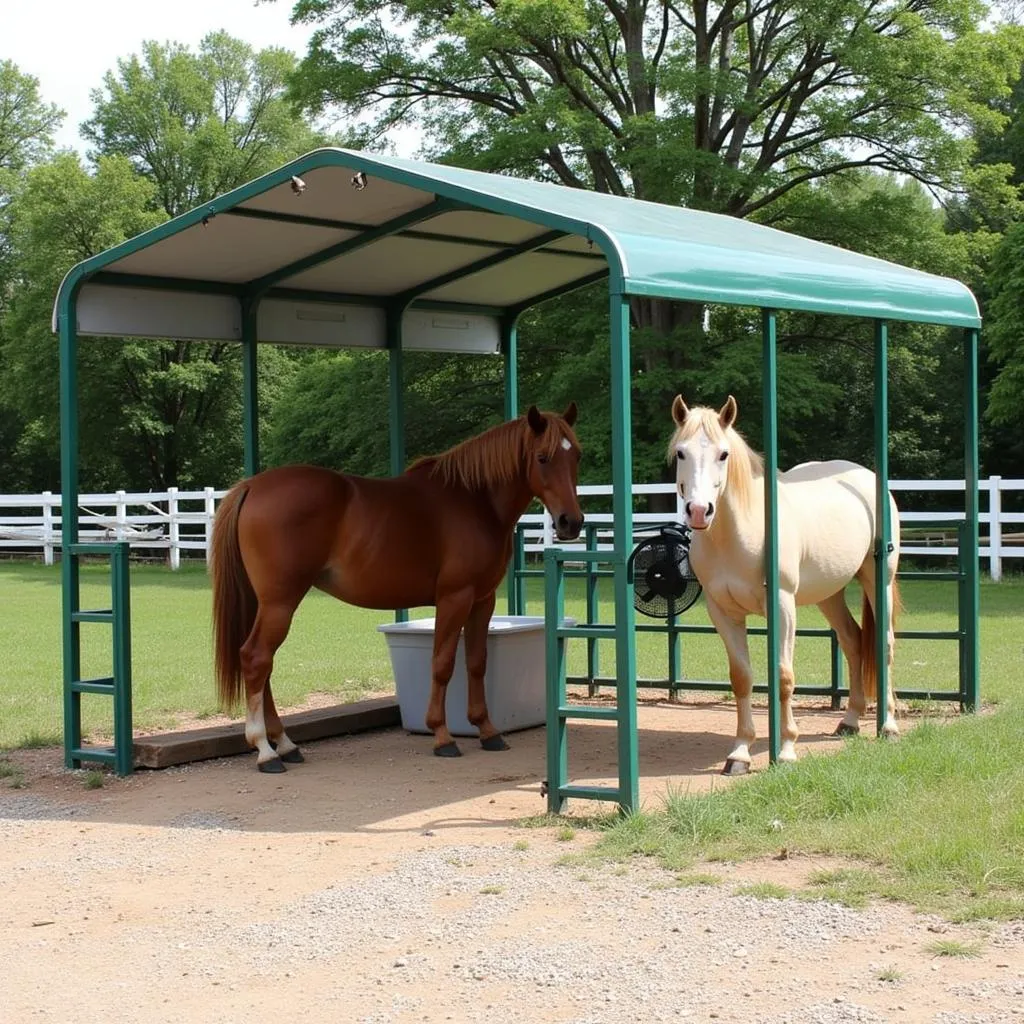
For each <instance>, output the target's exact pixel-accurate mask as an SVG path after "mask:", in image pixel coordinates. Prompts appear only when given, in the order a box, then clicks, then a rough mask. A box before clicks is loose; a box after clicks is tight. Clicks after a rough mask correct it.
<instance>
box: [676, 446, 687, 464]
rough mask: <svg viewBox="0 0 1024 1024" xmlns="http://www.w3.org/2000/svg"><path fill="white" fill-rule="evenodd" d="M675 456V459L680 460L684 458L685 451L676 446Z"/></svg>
mask: <svg viewBox="0 0 1024 1024" xmlns="http://www.w3.org/2000/svg"><path fill="white" fill-rule="evenodd" d="M676 458H677V459H678V460H679V461H680V462H682V461H683V460H684V459H685V458H686V454H685V453H684V452H683V449H682V448H677V449H676Z"/></svg>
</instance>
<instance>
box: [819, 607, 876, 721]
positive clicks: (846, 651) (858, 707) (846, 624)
mask: <svg viewBox="0 0 1024 1024" xmlns="http://www.w3.org/2000/svg"><path fill="white" fill-rule="evenodd" d="M818 608H819V609H820V610H821V614H822V615H824V616H825V618H826V619H827V620H828V624H829V625H830V626H831V627H832V628H833V629H834V630H835V631H836V639H837V640H838V641H839V647H840V649H841V650H842V652H843V655H844V656H845V658H846V664H847V666H848V667H849V670H850V698H849V700H847V702H846V714H845V715H843V720H842V721H841V722H840V723H839V724H838V725H837V726H836V735H837V736H853V735H856V734H857V733H859V732H860V718H861V715H863V714H864V710H865V708H866V707H867V701H866V700H865V698H864V685H863V682H862V680H861V671H860V626H858V625H857V620H856V619H855V618H854V617H853V616H852V615H851V614H850V609H849V608H848V607H847V605H846V592H845V591H844V590H840V591H837V592H836V593H835V594H833V595H832V596H831V597H829V598H826V599H825V600H824V601H822V602H821V603H820V604H819V605H818Z"/></svg>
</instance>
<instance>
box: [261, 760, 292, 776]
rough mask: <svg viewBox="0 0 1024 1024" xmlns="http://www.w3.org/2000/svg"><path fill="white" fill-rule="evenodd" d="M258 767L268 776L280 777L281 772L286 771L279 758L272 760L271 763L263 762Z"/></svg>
mask: <svg viewBox="0 0 1024 1024" xmlns="http://www.w3.org/2000/svg"><path fill="white" fill-rule="evenodd" d="M256 767H257V768H259V770H260V771H261V772H265V773H266V774H267V775H280V774H281V772H283V771H286V769H285V766H284V765H283V764H282V763H281V758H279V757H275V758H272V759H271V760H269V761H261V762H260V763H259V764H257V765H256Z"/></svg>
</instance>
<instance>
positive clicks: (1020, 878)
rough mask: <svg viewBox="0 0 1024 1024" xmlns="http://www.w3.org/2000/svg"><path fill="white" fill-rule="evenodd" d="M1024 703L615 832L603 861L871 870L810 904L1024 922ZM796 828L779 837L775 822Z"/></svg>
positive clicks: (673, 808)
mask: <svg viewBox="0 0 1024 1024" xmlns="http://www.w3.org/2000/svg"><path fill="white" fill-rule="evenodd" d="M1022 734H1024V703H1021V704H1018V703H1013V704H1007V705H1006V706H1004V707H1003V708H1001V709H1000V710H998V711H997V712H995V713H992V714H988V715H979V716H965V717H964V718H961V719H959V720H957V721H955V722H952V723H950V724H949V725H940V724H937V723H933V722H929V721H925V722H923V723H921V724H920V725H918V726H917V727H916V728H915V729H914V730H913V731H911V732H910V733H909V734H908V735H906V736H904V737H903V739H901V740H900V741H899V742H898V743H880V742H878V741H875V740H872V739H867V738H858V739H852V740H850V741H848V742H847V743H846V744H845V745H844V748H843V749H842V750H841V751H839V752H837V753H836V754H831V755H822V754H807V755H805V756H804V757H803V758H802V759H801V760H800V762H799V763H798V764H796V765H790V766H786V767H783V768H780V769H776V770H773V771H770V772H764V773H761V774H758V775H755V776H751V777H750V778H749V779H746V780H742V781H741V782H739V783H738V784H734V785H730V786H727V787H725V788H723V789H721V790H720V791H718V792H711V793H704V794H700V795H695V796H682V795H679V794H672V795H670V796H669V797H668V799H667V801H666V805H665V808H664V810H663V811H660V812H655V813H640V814H634V815H631V816H629V817H627V818H625V819H623V820H622V821H621V822H618V823H616V824H614V825H612V826H610V827H609V828H607V829H606V830H605V831H604V833H603V835H602V836H601V837H600V839H599V842H598V843H597V844H596V847H595V854H596V855H598V856H603V857H611V858H622V857H627V856H632V855H635V854H641V855H644V856H653V857H656V858H658V859H659V860H660V861H661V863H663V864H664V865H665V867H666V868H668V869H669V870H673V871H678V870H680V869H681V868H685V866H686V865H687V864H691V865H692V864H693V863H695V862H696V861H698V860H700V859H702V858H703V859H708V860H711V861H714V860H736V859H743V858H749V857H755V856H765V855H768V854H772V853H775V852H776V851H778V849H779V847H780V845H781V844H782V843H784V844H785V846H786V848H787V850H788V852H789V855H790V856H792V855H794V854H798V853H808V854H824V855H832V856H836V857H844V858H851V859H853V861H859V862H862V863H863V864H866V865H867V867H864V868H862V867H851V868H850V869H845V870H840V871H832V872H828V873H819V874H817V875H813V876H811V879H810V880H809V884H808V886H807V889H806V891H805V892H804V893H802V895H805V896H807V897H812V898H813V897H815V896H818V897H822V898H833V899H836V900H837V901H838V902H844V903H848V904H850V905H854V906H856V905H863V903H864V902H866V901H867V900H868V899H869V898H882V899H893V900H901V901H905V902H908V903H910V904H911V905H913V906H915V907H917V908H919V909H923V910H931V911H935V912H939V913H943V914H946V915H947V916H949V917H951V918H952V919H954V920H971V919H976V918H980V917H990V918H1012V917H1022V916H1024V761H1022V760H1021V758H1020V757H1019V747H1020V736H1021V735H1022ZM776 820H777V821H779V822H781V823H782V829H781V830H778V829H776V828H773V827H772V822H773V821H776Z"/></svg>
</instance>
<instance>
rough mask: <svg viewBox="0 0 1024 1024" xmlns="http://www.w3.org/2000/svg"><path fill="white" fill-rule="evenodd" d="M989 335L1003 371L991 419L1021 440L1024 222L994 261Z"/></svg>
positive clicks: (1023, 424) (1006, 238) (993, 398)
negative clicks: (1007, 428)
mask: <svg viewBox="0 0 1024 1024" xmlns="http://www.w3.org/2000/svg"><path fill="white" fill-rule="evenodd" d="M989 284H990V288H991V293H992V298H991V300H990V301H989V304H988V313H989V318H990V321H989V325H988V329H987V332H986V338H987V342H988V348H989V351H990V353H991V355H992V358H993V359H994V360H996V361H998V364H999V369H998V372H997V374H996V377H995V380H994V382H993V384H992V391H991V395H990V399H989V406H988V415H989V417H990V418H991V419H992V421H993V422H995V423H997V424H1002V425H1005V426H1007V427H1010V428H1011V429H1012V432H1013V433H1014V434H1016V435H1017V436H1018V437H1019V436H1020V435H1021V433H1022V427H1024V401H1022V396H1024V312H1022V307H1021V288H1022V287H1024V222H1017V223H1016V224H1014V225H1013V226H1012V227H1011V228H1010V229H1009V230H1008V231H1007V232H1006V235H1005V236H1004V237H1003V241H1002V243H1001V244H1000V246H999V248H998V249H997V250H996V254H995V256H994V258H993V260H992V273H991V276H990V279H989Z"/></svg>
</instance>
